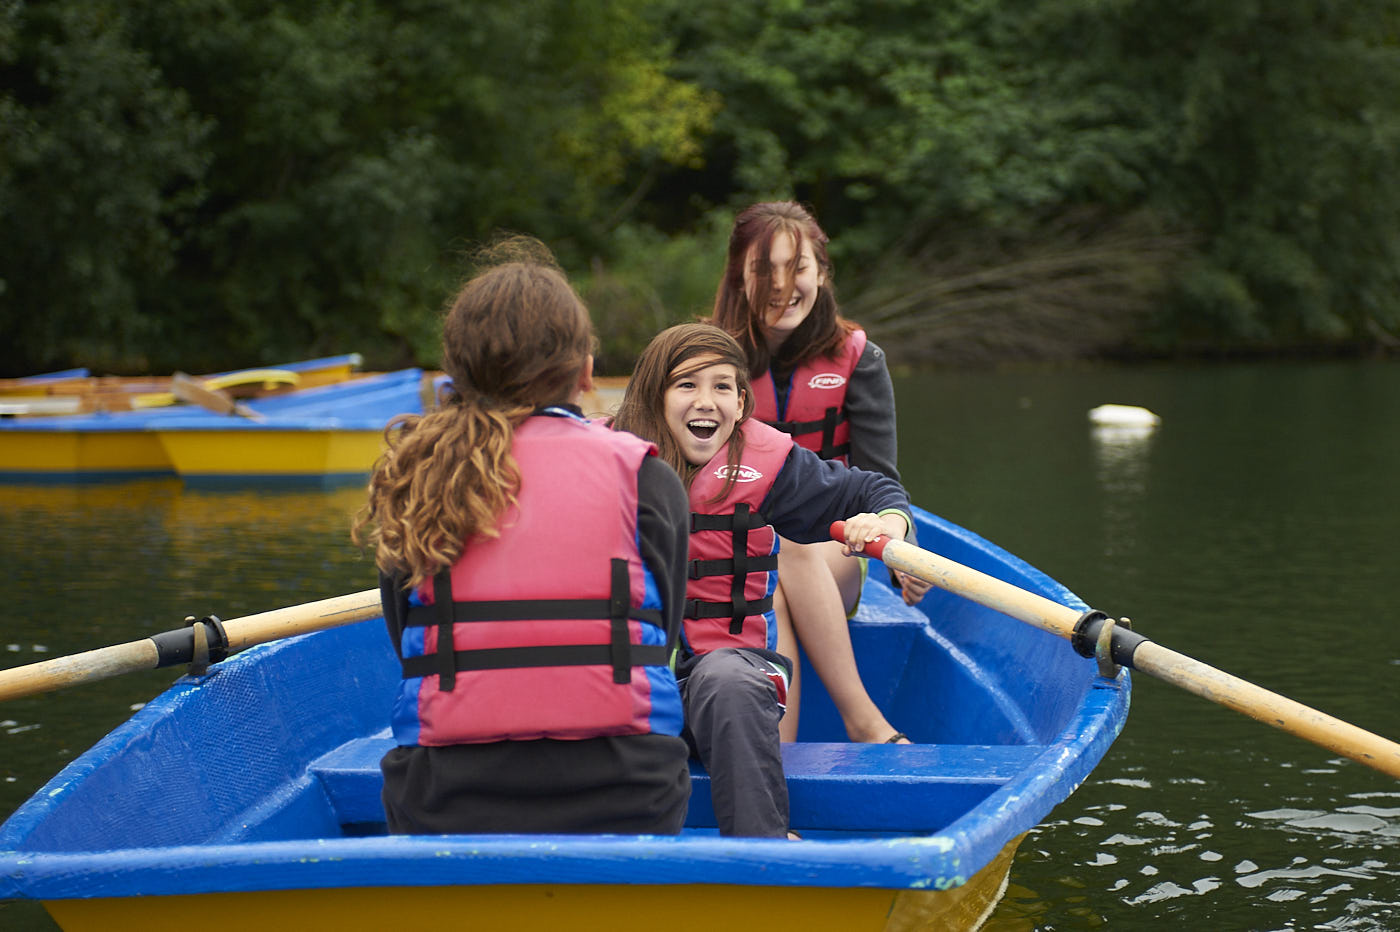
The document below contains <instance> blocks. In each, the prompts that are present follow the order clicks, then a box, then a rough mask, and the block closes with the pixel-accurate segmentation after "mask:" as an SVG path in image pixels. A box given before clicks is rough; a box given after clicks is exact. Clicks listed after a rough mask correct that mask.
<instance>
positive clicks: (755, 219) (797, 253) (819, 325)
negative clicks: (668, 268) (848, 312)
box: [711, 201, 856, 377]
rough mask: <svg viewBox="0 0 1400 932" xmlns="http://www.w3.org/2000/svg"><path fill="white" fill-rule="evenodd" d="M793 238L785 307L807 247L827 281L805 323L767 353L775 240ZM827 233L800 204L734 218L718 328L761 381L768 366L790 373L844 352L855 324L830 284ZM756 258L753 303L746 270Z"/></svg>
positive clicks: (718, 300)
mask: <svg viewBox="0 0 1400 932" xmlns="http://www.w3.org/2000/svg"><path fill="white" fill-rule="evenodd" d="M780 235H787V236H791V237H792V238H793V244H794V245H795V246H796V249H795V250H794V252H793V258H792V264H791V266H789V268H788V272H789V274H788V277H787V280H788V293H787V294H784V295H782V303H783V304H786V303H787V301H788V299H789V298H790V297H791V292H792V282H793V280H794V278H795V277H796V272H797V263H798V261H799V260H800V258H801V256H802V246H803V244H804V243H807V244H810V245H811V247H812V255H813V256H815V257H816V260H817V264H818V265H819V266H820V267H821V270H822V273H823V281H822V284H821V287H820V288H818V289H817V297H816V301H815V303H813V305H812V311H811V313H809V314H808V315H807V319H806V320H804V321H803V322H802V323H801V324H799V325H798V327H797V329H796V330H794V331H793V332H792V333H791V334H789V335H788V338H787V339H786V340H784V341H783V344H782V345H781V346H780V347H778V351H777V353H776V354H771V355H770V353H769V350H768V341H767V339H766V338H765V337H764V334H763V323H764V317H765V314H764V310H763V309H765V308H767V307H768V302H769V300H770V299H771V298H772V297H773V294H772V291H773V266H772V264H771V262H770V260H769V258H768V257H769V255H770V254H771V252H772V249H773V238H774V237H775V236H780ZM827 242H828V238H827V235H826V233H825V232H824V231H823V230H822V228H821V227H820V226H819V225H818V224H817V221H816V218H815V217H813V216H812V213H811V211H809V210H808V209H807V208H805V207H803V206H802V205H801V204H799V203H797V202H796V201H766V202H764V203H761V204H754V205H752V206H750V207H746V208H745V209H744V210H742V211H740V212H739V215H738V216H736V217H735V218H734V228H733V229H732V230H731V231H730V233H729V253H728V257H727V259H726V261H725V265H724V273H723V275H721V276H720V280H719V288H718V290H717V291H716V292H715V309H714V314H713V317H712V318H711V319H712V320H713V322H714V323H716V324H718V325H719V326H720V327H723V328H724V329H725V331H726V332H728V333H729V335H730V336H732V337H734V339H736V340H738V341H739V345H740V346H742V347H743V348H744V353H745V356H746V358H747V365H748V368H749V374H750V375H751V376H754V377H757V376H759V375H762V374H763V373H764V372H766V371H768V369H769V368H770V367H774V368H778V369H784V370H787V369H791V368H793V367H794V366H797V365H798V364H800V363H803V362H806V361H807V360H809V359H815V358H817V357H820V356H833V355H835V354H836V352H837V351H838V350H839V349H840V348H841V344H842V343H843V342H844V341H845V339H846V336H847V334H849V333H850V332H851V331H852V330H855V329H856V325H855V324H853V323H851V322H850V321H848V320H846V319H845V318H843V317H842V316H841V312H840V310H839V309H838V308H837V306H836V291H835V286H834V285H833V284H832V269H831V258H830V256H828V255H827V251H826V244H827ZM751 253H752V255H753V258H754V264H753V275H754V276H755V279H756V284H757V289H756V291H755V294H754V300H753V302H752V303H750V301H749V299H748V296H747V294H745V292H744V267H745V265H746V263H747V262H748V259H749V255H750V254H751Z"/></svg>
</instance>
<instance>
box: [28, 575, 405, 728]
mask: <svg viewBox="0 0 1400 932" xmlns="http://www.w3.org/2000/svg"><path fill="white" fill-rule="evenodd" d="M379 613H380V603H379V590H378V589H366V590H365V591H363V592H352V593H350V594H349V595H341V596H336V597H335V598H333V599H322V600H321V601H319V602H307V603H305V604H304V605H292V606H289V607H287V608H279V609H274V610H273V611H270V612H262V613H261V614H258V615H245V616H243V617H242V618H233V619H230V620H229V621H224V622H220V621H219V620H218V619H217V618H212V617H211V618H203V619H200V620H199V621H192V623H191V624H189V625H187V626H186V627H184V628H176V629H175V630H173V631H163V632H161V633H160V634H153V635H151V636H150V637H148V638H142V639H141V640H139V641H128V642H127V643H125V644H114V645H112V646H111V647H99V648H97V649H96V650H89V651H84V652H83V653H81V654H70V655H69V656H67V657H55V658H54V659H52V660H42V661H40V662H38V663H31V664H27V665H25V666H22V667H14V668H12V669H9V670H0V701H4V700H6V699H17V698H19V697H20V696H31V695H34V694H35V693H42V692H49V691H50V690H54V689H62V688H64V687H67V686H76V685H77V684H79V683H88V682H92V681H93V680H103V679H106V678H107V677H109V676H117V675H118V674H121V673H134V672H136V671H137V670H155V669H159V668H160V667H171V666H175V665H177V664H182V663H194V664H196V665H200V666H202V665H205V664H207V663H209V662H210V661H218V660H221V659H222V658H223V657H224V656H227V655H228V654H233V653H237V652H238V651H240V650H243V649H244V648H247V647H252V646H253V645H254V644H262V643H264V642H265V641H275V640H277V639H279V638H285V637H291V636H292V635H294V634H306V633H308V632H311V631H321V630H323V629H325V628H335V627H338V626H340V625H348V624H351V623H352V622H356V621H364V620H365V619H366V618H374V617H376V616H377V615H379Z"/></svg>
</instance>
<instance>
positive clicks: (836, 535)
mask: <svg viewBox="0 0 1400 932" xmlns="http://www.w3.org/2000/svg"><path fill="white" fill-rule="evenodd" d="M831 539H832V540H835V541H840V542H841V543H843V544H844V543H845V542H846V522H845V521H833V522H831ZM889 542H890V536H889V535H888V534H881V535H880V536H879V537H877V538H875V539H874V540H872V541H870V542H869V543H867V544H866V545H865V549H864V550H862V551H861V553H863V554H864V555H865V556H867V557H874V558H875V559H877V560H883V559H884V557H885V545H886V544H888V543H889Z"/></svg>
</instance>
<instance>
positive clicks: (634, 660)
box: [403, 644, 671, 679]
mask: <svg viewBox="0 0 1400 932" xmlns="http://www.w3.org/2000/svg"><path fill="white" fill-rule="evenodd" d="M453 662H454V665H455V667H456V670H457V672H458V673H468V672H477V671H480V670H508V669H520V668H523V667H611V666H612V665H613V647H612V645H611V644H552V645H542V646H537V647H483V648H481V649H479V650H459V651H456V652H455V657H454V661H453ZM670 662H671V652H670V651H669V650H667V649H666V647H665V646H664V645H662V644H629V645H628V650H627V665H628V666H629V667H664V666H666V665H667V664H669V663H670ZM436 672H437V664H436V662H435V658H434V657H433V656H432V655H430V654H428V655H423V656H419V657H405V658H404V660H403V676H404V679H413V678H414V677H419V676H432V675H433V674H434V673H436Z"/></svg>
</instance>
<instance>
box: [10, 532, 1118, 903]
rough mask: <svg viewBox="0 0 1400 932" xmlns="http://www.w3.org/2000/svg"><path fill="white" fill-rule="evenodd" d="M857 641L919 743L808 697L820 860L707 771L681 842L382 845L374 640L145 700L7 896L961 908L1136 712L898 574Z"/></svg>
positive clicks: (963, 553) (383, 717)
mask: <svg viewBox="0 0 1400 932" xmlns="http://www.w3.org/2000/svg"><path fill="white" fill-rule="evenodd" d="M918 519H919V535H920V542H921V544H922V545H923V546H925V547H928V548H929V549H932V550H935V551H938V552H941V553H949V554H951V555H954V557H955V558H956V559H959V560H960V561H961V562H964V563H967V564H969V565H971V566H973V567H974V568H976V569H980V570H983V571H984V572H995V573H996V574H998V575H1002V576H1003V578H1007V579H1008V580H1009V581H1012V582H1016V583H1017V584H1019V585H1022V586H1024V587H1026V588H1029V589H1032V590H1033V591H1036V592H1039V593H1040V594H1042V595H1046V596H1048V597H1050V598H1052V599H1055V600H1057V601H1060V602H1062V603H1064V604H1068V605H1073V606H1076V607H1082V604H1081V603H1079V602H1078V601H1077V600H1076V599H1075V598H1074V596H1073V595H1072V594H1070V593H1069V592H1068V591H1066V590H1065V589H1063V587H1061V586H1059V585H1058V584H1056V583H1054V582H1053V581H1052V580H1049V579H1047V578H1046V577H1044V576H1043V575H1042V574H1040V573H1038V572H1037V571H1035V570H1034V569H1032V568H1031V567H1029V566H1027V565H1026V564H1024V563H1023V562H1021V561H1019V560H1017V559H1016V558H1015V557H1012V556H1011V555H1009V554H1007V553H1005V552H1004V551H1001V550H1000V549H998V548H996V547H994V546H993V545H991V544H988V543H987V542H986V541H983V540H981V539H980V538H978V537H976V535H973V534H971V533H970V532H967V531H965V530H963V529H961V528H958V527H956V526H954V525H951V524H948V523H947V522H943V521H941V520H940V519H938V518H935V517H933V516H931V515H928V514H926V513H923V512H920V513H919V514H918ZM873 566H874V568H876V569H877V570H878V564H874V565H873ZM853 637H854V639H855V642H856V649H857V656H858V658H859V661H860V663H861V668H862V675H863V677H864V678H865V680H866V682H867V684H868V685H870V687H871V691H872V694H873V695H874V696H875V698H876V701H877V702H879V703H880V704H881V706H882V708H883V709H884V711H885V712H886V714H887V716H888V717H889V718H890V720H891V721H893V722H895V723H896V724H897V726H898V727H899V728H901V729H903V730H904V731H906V732H908V733H909V734H910V736H911V737H912V738H914V740H915V741H917V742H920V745H919V746H916V747H903V746H886V745H851V744H847V743H845V742H844V740H843V738H844V735H843V734H842V731H841V728H840V723H839V720H837V719H835V717H834V713H831V712H830V711H829V708H828V710H827V711H823V707H824V706H823V704H826V706H828V707H829V702H830V700H829V698H827V697H826V696H825V694H824V693H823V691H822V689H821V686H820V683H819V681H818V680H817V678H815V677H808V678H807V684H808V685H807V688H806V689H805V690H804V697H803V736H802V737H803V738H804V740H803V741H802V742H799V743H798V744H795V745H792V746H789V747H787V748H785V755H784V764H785V767H786V768H787V770H788V772H789V780H790V786H791V791H792V804H793V812H794V825H795V826H796V827H799V828H804V827H806V828H808V829H809V834H807V837H808V838H809V841H807V842H804V843H802V844H793V843H789V842H786V841H775V840H757V839H742V840H741V839H727V838H719V837H718V836H717V835H716V834H715V832H714V830H713V828H712V826H713V813H712V812H710V811H709V802H708V781H707V779H706V778H705V776H704V774H703V772H700V771H698V770H697V772H696V778H697V779H696V781H695V783H696V793H695V798H694V800H693V805H692V813H691V818H690V820H689V827H688V828H687V829H686V831H685V832H684V833H683V834H682V835H681V836H680V837H676V838H670V837H668V838H655V837H649V836H636V837H632V836H627V837H622V836H508V835H507V836H434V837H403V836H399V837H387V836H384V835H382V834H379V832H381V831H382V827H381V826H380V825H379V822H380V821H381V820H382V816H380V815H379V813H378V809H377V802H378V789H379V783H378V759H379V756H380V755H381V754H382V753H383V750H384V748H385V746H386V742H387V740H388V739H387V733H386V731H385V725H386V723H387V720H388V714H389V706H390V703H391V701H392V696H393V688H394V685H395V677H396V676H397V664H396V662H395V660H394V656H393V652H392V650H391V647H390V644H389V640H388V637H387V636H386V634H385V632H384V631H383V627H382V624H381V623H379V622H365V623H362V624H358V625H351V626H348V627H344V628H339V629H333V630H331V631H325V632H320V633H318V634H313V635H307V636H303V637H299V638H293V639H289V640H286V641H281V642H276V643H273V644H266V645H262V646H260V647H256V648H252V649H250V650H248V651H245V652H243V653H242V654H239V655H237V656H235V657H233V658H231V659H229V660H227V661H225V662H223V663H220V664H216V665H215V666H214V667H212V668H211V669H210V671H209V673H208V674H206V675H205V676H203V677H201V678H198V679H191V678H183V679H181V680H179V681H178V682H177V683H176V684H175V685H174V686H173V687H172V688H171V689H169V690H167V691H166V692H165V693H163V694H161V695H160V696H159V697H157V698H156V699H155V700H153V701H152V702H150V703H148V704H147V705H146V706H145V708H143V709H142V710H141V711H140V712H138V713H137V714H136V715H135V716H134V717H133V718H132V719H131V720H130V721H129V722H127V723H126V724H124V725H123V726H121V727H120V728H118V729H117V730H116V731H114V732H113V733H112V734H110V735H108V736H107V737H106V738H104V739H103V740H102V741H101V742H99V743H98V744H97V745H96V746H94V747H93V748H92V749H91V750H89V751H88V752H87V753H85V754H83V755H82V756H81V757H79V758H78V759H77V760H75V761H74V762H73V763H72V764H71V765H69V766H68V767H67V768H65V769H64V771H63V772H62V773H60V774H59V775H58V776H57V777H55V778H54V779H53V780H52V781H50V783H49V784H48V785H47V786H45V787H44V788H43V789H42V790H40V791H39V793H37V794H35V796H34V797H33V798H32V799H30V800H29V801H28V802H27V803H25V805H24V806H22V807H21V808H20V809H19V810H18V811H16V812H15V813H14V815H13V816H11V818H10V819H9V820H8V821H7V822H5V824H4V825H3V826H0V897H34V898H43V899H47V898H63V897H73V896H130V895H163V894H177V893H203V892H219V891H247V890H280V889H294V888H302V887H336V888H338V887H357V886H376V887H382V886H396V885H415V884H499V883H540V882H545V881H552V882H561V883H598V884H616V883H666V884H675V883H733V884H764V885H777V886H823V887H848V886H878V887H886V888H895V889H916V888H917V889H928V888H934V889H942V888H946V887H948V886H954V885H957V884H959V883H961V882H963V880H965V879H966V878H967V877H969V876H971V875H972V874H973V873H975V872H976V870H977V869H979V868H980V867H981V866H982V865H984V864H986V863H988V861H990V860H991V858H993V857H994V856H995V855H996V854H997V853H998V852H999V851H1001V849H1002V848H1003V847H1004V846H1005V845H1006V844H1007V842H1009V841H1010V840H1011V839H1013V838H1015V837H1016V836H1018V835H1020V834H1021V833H1023V832H1025V831H1026V830H1028V829H1030V828H1031V827H1033V826H1034V825H1035V824H1036V823H1037V822H1039V821H1040V820H1041V819H1042V818H1043V817H1044V816H1045V814H1046V813H1047V812H1048V811H1049V810H1050V808H1051V807H1052V806H1054V805H1055V804H1056V803H1058V802H1059V801H1060V800H1062V799H1064V798H1065V797H1066V796H1067V795H1069V793H1071V792H1072V791H1073V790H1074V788H1075V787H1076V786H1078V785H1079V783H1080V782H1081V781H1082V780H1083V779H1084V778H1085V776H1086V775H1087V774H1088V773H1089V771H1090V770H1091V769H1092V768H1093V766H1094V765H1095V764H1096V763H1097V762H1098V760H1099V759H1100V758H1101V757H1102V755H1103V754H1104V752H1105V751H1106V750H1107V748H1108V746H1109V745H1110V743H1111V742H1112V741H1113V739H1114V737H1115V736H1116V735H1117V733H1118V731H1119V729H1120V728H1121V727H1122V724H1123V721H1124V719H1125V717H1126V714H1127V708H1128V699H1129V681H1128V679H1127V676H1126V674H1124V675H1122V676H1120V677H1119V678H1118V679H1116V680H1112V681H1109V680H1105V679H1102V678H1100V677H1098V676H1097V674H1096V669H1095V666H1094V664H1093V662H1092V661H1090V660H1086V659H1084V658H1081V657H1079V656H1077V655H1076V654H1074V652H1073V651H1072V650H1071V649H1070V647H1069V645H1068V644H1067V643H1065V642H1063V641H1060V640H1059V639H1057V638H1054V637H1053V636H1051V635H1049V634H1046V633H1045V632H1042V631H1040V630H1038V629H1035V628H1031V627H1029V626H1027V625H1023V624H1021V623H1019V622H1015V621H1013V620H1011V619H1009V618H1006V617H1005V616H1002V615H999V614H997V613H995V612H991V611H989V610H986V609H981V608H979V607H976V606H972V605H970V604H969V603H966V602H963V601H962V600H960V599H954V598H952V597H950V596H942V595H938V594H934V595H931V596H930V598H928V599H926V600H925V602H924V604H923V605H921V606H920V608H919V609H917V610H915V609H909V608H908V607H906V606H904V605H903V603H902V602H901V601H900V600H899V599H898V598H897V597H896V596H895V595H894V593H892V592H891V591H890V590H889V588H888V587H887V585H886V584H885V582H884V574H883V573H881V572H872V573H871V579H870V582H869V583H868V584H867V587H866V590H865V593H864V595H863V599H862V607H861V612H860V614H859V615H858V616H857V618H856V620H855V622H854V623H853ZM809 711H810V713H811V717H810V719H809ZM810 839H815V840H810Z"/></svg>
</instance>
